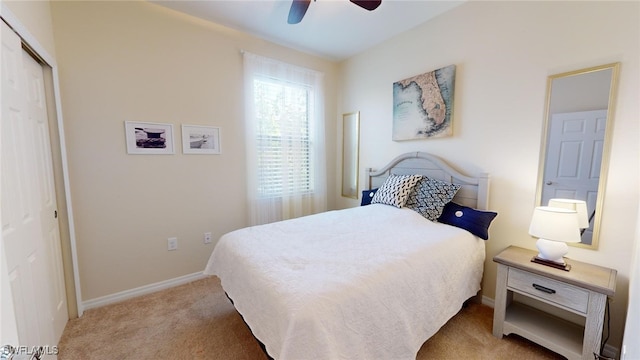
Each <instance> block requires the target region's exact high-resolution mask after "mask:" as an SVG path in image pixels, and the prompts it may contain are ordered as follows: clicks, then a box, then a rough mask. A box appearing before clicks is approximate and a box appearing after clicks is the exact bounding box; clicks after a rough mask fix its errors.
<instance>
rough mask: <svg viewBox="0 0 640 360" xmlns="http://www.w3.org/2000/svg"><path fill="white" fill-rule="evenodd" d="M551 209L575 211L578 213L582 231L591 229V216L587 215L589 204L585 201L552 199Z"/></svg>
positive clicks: (550, 202)
mask: <svg viewBox="0 0 640 360" xmlns="http://www.w3.org/2000/svg"><path fill="white" fill-rule="evenodd" d="M548 205H549V206H550V207H559V208H565V209H569V210H575V211H576V212H578V225H579V226H580V229H586V228H588V227H589V216H588V214H587V203H586V202H585V201H584V200H576V199H551V200H549V204H548Z"/></svg>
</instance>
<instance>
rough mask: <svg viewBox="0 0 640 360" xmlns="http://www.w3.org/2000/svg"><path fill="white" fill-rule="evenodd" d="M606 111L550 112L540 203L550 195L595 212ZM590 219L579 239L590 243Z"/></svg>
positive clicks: (547, 200) (546, 201)
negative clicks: (583, 205)
mask: <svg viewBox="0 0 640 360" xmlns="http://www.w3.org/2000/svg"><path fill="white" fill-rule="evenodd" d="M606 123H607V110H595V111H581V112H573V113H562V114H553V115H552V116H551V120H550V124H549V139H548V145H547V160H546V164H545V169H544V182H543V184H544V188H543V191H542V205H546V204H547V203H548V202H549V199H552V198H567V199H579V200H584V201H586V202H587V208H588V214H589V215H591V214H592V213H593V211H595V206H596V198H597V195H598V184H599V182H600V165H601V163H602V151H603V148H604V147H603V145H604V133H605V128H606ZM592 233H593V222H590V224H589V229H587V231H585V233H584V234H583V237H582V242H585V243H589V244H590V243H591V237H592Z"/></svg>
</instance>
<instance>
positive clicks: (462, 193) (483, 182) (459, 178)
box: [367, 152, 489, 210]
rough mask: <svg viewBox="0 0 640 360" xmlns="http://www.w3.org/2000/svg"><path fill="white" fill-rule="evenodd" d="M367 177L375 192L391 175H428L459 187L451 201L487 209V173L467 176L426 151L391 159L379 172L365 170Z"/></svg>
mask: <svg viewBox="0 0 640 360" xmlns="http://www.w3.org/2000/svg"><path fill="white" fill-rule="evenodd" d="M367 173H368V176H369V184H368V189H369V190H371V189H375V188H377V187H379V186H380V185H382V183H383V182H384V180H385V179H386V178H387V177H388V176H389V175H390V174H396V175H410V174H419V175H424V176H428V177H430V178H433V179H438V180H442V181H446V182H450V183H454V184H460V185H462V187H461V188H460V190H459V191H458V193H457V194H456V196H455V197H454V198H453V201H454V202H456V203H458V204H460V205H464V206H469V207H472V208H475V209H480V210H488V209H489V174H487V173H481V174H479V175H477V176H475V177H474V176H467V175H465V174H463V173H461V172H459V171H458V170H456V169H454V168H453V167H451V166H450V165H449V164H447V163H446V162H445V161H444V160H442V159H441V158H439V157H437V156H435V155H431V154H428V153H425V152H411V153H406V154H402V155H400V156H398V157H396V158H395V159H393V160H391V162H389V164H387V165H385V166H384V167H383V168H382V169H380V170H372V169H371V168H368V169H367Z"/></svg>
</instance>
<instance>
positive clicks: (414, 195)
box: [405, 176, 461, 221]
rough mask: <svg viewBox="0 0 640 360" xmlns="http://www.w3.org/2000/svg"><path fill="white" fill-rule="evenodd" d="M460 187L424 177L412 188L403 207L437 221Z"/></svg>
mask: <svg viewBox="0 0 640 360" xmlns="http://www.w3.org/2000/svg"><path fill="white" fill-rule="evenodd" d="M460 187H461V186H460V185H458V184H451V183H448V182H444V181H440V180H436V179H431V178H428V177H426V176H425V177H423V178H422V180H421V181H420V182H419V183H418V184H417V185H416V186H415V187H414V188H413V191H412V192H411V194H409V197H408V198H407V202H406V204H405V206H406V207H408V208H409V209H412V210H414V211H416V212H417V213H418V214H420V215H422V216H424V217H425V218H427V219H429V220H431V221H437V220H438V218H439V217H440V214H442V209H443V208H444V206H445V205H446V204H447V203H448V202H449V201H451V199H453V197H454V196H455V195H456V193H457V192H458V190H460Z"/></svg>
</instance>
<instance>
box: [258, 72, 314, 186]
mask: <svg viewBox="0 0 640 360" xmlns="http://www.w3.org/2000/svg"><path fill="white" fill-rule="evenodd" d="M253 84H254V102H255V107H256V125H257V127H258V128H257V130H256V145H257V146H256V148H257V149H256V150H257V153H258V164H257V165H258V168H257V171H258V194H259V196H261V197H278V196H284V195H293V194H309V193H312V192H313V178H312V177H311V167H312V166H313V160H312V156H311V152H312V151H313V144H312V142H311V139H310V137H309V133H310V132H309V126H310V124H309V108H310V99H311V98H312V96H310V92H311V89H309V87H307V86H300V85H296V84H289V83H286V82H282V81H279V80H277V79H268V78H256V79H255V80H254V83H253Z"/></svg>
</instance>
